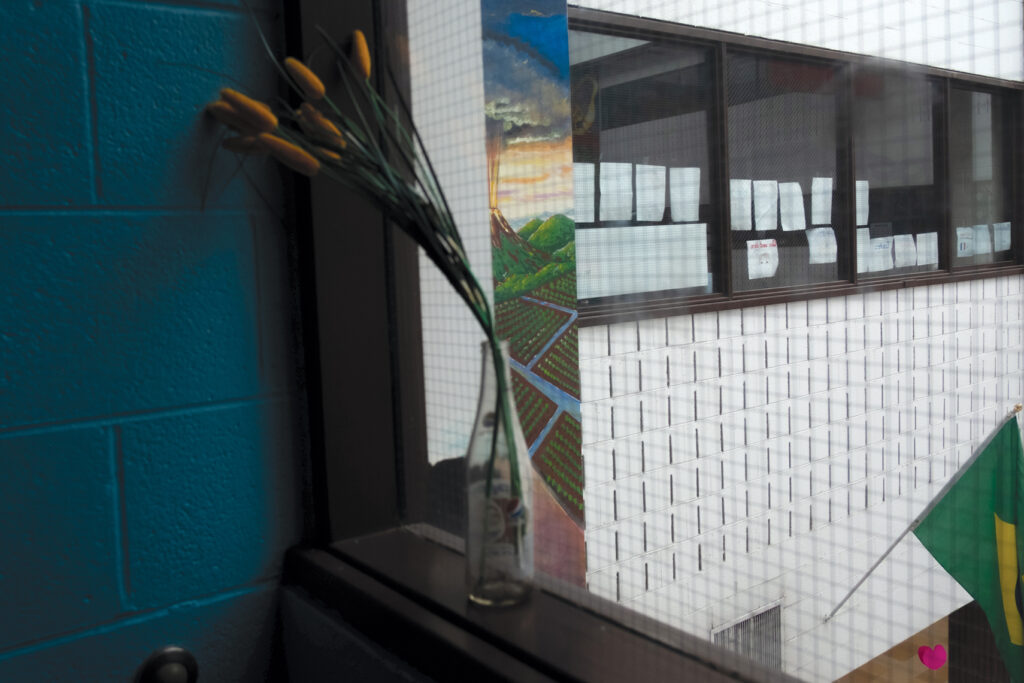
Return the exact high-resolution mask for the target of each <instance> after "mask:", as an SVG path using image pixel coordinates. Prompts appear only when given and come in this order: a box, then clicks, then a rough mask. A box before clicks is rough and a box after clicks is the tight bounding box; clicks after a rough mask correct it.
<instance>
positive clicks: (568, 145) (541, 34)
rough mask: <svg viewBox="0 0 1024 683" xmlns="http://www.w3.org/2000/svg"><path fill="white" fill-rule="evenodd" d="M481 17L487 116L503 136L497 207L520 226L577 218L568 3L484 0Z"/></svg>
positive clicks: (509, 219) (512, 222)
mask: <svg viewBox="0 0 1024 683" xmlns="http://www.w3.org/2000/svg"><path fill="white" fill-rule="evenodd" d="M524 7H528V8H529V9H525V10H524ZM481 15H482V16H481V19H482V25H483V26H482V28H483V38H484V43H483V57H484V64H485V65H486V66H485V68H486V80H487V85H486V89H487V104H486V107H487V115H488V117H490V118H492V119H497V120H499V121H501V123H502V129H503V132H504V140H503V144H504V151H503V153H502V158H501V182H500V185H499V189H498V203H499V207H500V208H501V210H502V213H503V214H504V215H505V218H506V219H507V220H508V221H509V223H510V224H511V225H512V226H513V227H515V228H518V227H520V226H521V225H522V224H524V223H526V222H527V221H529V220H531V219H533V218H537V217H546V216H549V215H552V214H556V213H563V214H566V215H570V216H571V215H572V196H573V195H572V138H571V137H570V135H569V131H568V129H567V128H566V124H565V122H566V121H567V120H568V117H569V98H568V95H569V56H568V44H567V41H566V35H567V33H566V31H567V29H566V16H565V3H564V2H550V1H548V2H530V3H523V2H521V1H520V0H498V1H492V0H485V1H484V2H481Z"/></svg>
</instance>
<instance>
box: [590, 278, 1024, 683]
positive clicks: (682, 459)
mask: <svg viewBox="0 0 1024 683" xmlns="http://www.w3.org/2000/svg"><path fill="white" fill-rule="evenodd" d="M1022 305H1024V297H1022V294H1021V279H1020V278H1018V277H1000V278H992V279H986V280H975V281H967V282H960V283H950V284H944V285H934V286H927V287H918V288H913V289H905V290H890V291H887V292H875V293H867V294H857V295H852V296H847V297H834V298H829V299H817V300H812V301H800V302H795V303H790V304H779V305H774V306H768V307H763V306H761V307H753V308H748V309H742V310H733V311H722V312H718V313H702V314H695V315H684V316H678V317H674V318H668V319H655V320H645V321H640V322H639V323H636V322H628V323H621V324H613V325H601V326H594V327H586V328H582V329H581V330H580V357H581V361H580V363H581V379H582V382H583V395H582V399H583V403H582V411H583V421H582V429H583V443H584V446H583V453H584V466H585V469H586V472H585V474H586V489H585V500H586V510H587V530H586V540H587V568H588V573H587V579H588V585H589V589H590V590H591V591H592V592H593V593H595V594H597V595H599V596H602V597H605V598H608V599H610V600H617V601H619V602H621V603H623V604H625V605H627V606H630V607H633V608H634V609H637V610H638V611H640V612H643V613H646V614H650V615H652V616H655V617H657V618H659V619H661V620H663V621H666V622H667V623H669V624H671V625H674V626H678V627H681V628H684V629H686V630H691V631H694V632H697V633H702V634H704V635H708V634H709V633H710V631H711V630H713V629H717V628H718V627H720V626H721V625H723V624H725V623H727V622H729V621H730V620H732V621H734V620H736V619H739V618H741V617H742V616H744V615H745V614H749V613H751V612H753V611H755V610H758V609H760V608H762V607H764V606H770V605H771V604H773V602H778V601H779V600H781V601H782V604H783V618H782V620H783V627H782V628H783V639H784V641H789V642H788V647H787V648H784V649H785V650H786V653H785V660H786V668H787V670H789V671H792V672H797V671H802V672H803V673H805V674H810V673H815V675H816V674H817V673H820V672H809V671H808V670H806V669H805V668H804V667H806V666H808V665H810V666H816V665H815V664H813V662H812V663H811V664H808V662H807V661H806V658H807V655H808V652H810V651H811V650H813V647H812V641H813V640H814V639H815V638H817V639H819V640H820V639H822V638H824V639H826V640H827V639H830V638H833V637H836V635H835V634H836V631H835V628H839V626H838V625H837V626H835V627H833V628H831V629H820V628H818V627H819V626H820V623H821V617H823V616H824V615H825V614H826V613H827V612H828V611H829V610H830V609H831V608H832V606H834V604H835V603H836V602H838V600H839V599H840V598H841V597H842V596H843V594H844V593H845V591H846V590H847V589H848V588H849V587H851V586H852V585H853V583H854V582H855V581H856V580H857V578H859V576H860V574H861V573H863V571H864V570H866V568H867V567H868V566H869V565H870V563H871V562H872V561H873V560H874V559H876V558H877V557H878V556H879V555H880V554H881V552H882V551H883V550H884V548H885V547H886V546H887V545H888V543H889V542H890V541H891V540H892V539H893V538H895V536H896V534H898V533H899V532H900V531H902V529H903V528H905V527H906V525H907V524H908V523H909V522H910V521H911V520H912V519H913V517H914V515H915V514H916V513H917V512H918V511H919V510H921V509H922V508H923V506H924V505H925V504H926V503H927V501H928V500H930V498H931V497H932V496H933V495H934V493H935V492H936V491H937V490H938V488H939V487H940V486H941V485H942V483H944V482H945V481H946V480H947V479H948V477H949V476H950V475H951V474H952V473H953V472H954V471H955V470H956V468H957V466H958V465H959V463H961V462H963V461H964V460H965V459H966V458H967V457H969V456H970V454H971V453H972V451H973V449H974V447H975V446H976V445H977V444H978V443H979V442H980V441H981V440H983V439H984V438H985V437H986V436H987V434H988V433H989V431H990V430H991V429H992V428H993V427H994V426H995V425H996V424H997V422H998V421H999V419H1000V418H1001V417H1002V416H1003V415H1004V414H1005V412H1006V411H1007V410H1008V409H1009V408H1010V407H1012V405H1013V404H1014V403H1016V402H1018V401H1020V400H1021V398H1022V396H1024V385H1022V347H1021V319H1022ZM915 542H916V541H915ZM907 547H908V548H910V550H905V549H903V548H901V549H900V550H899V551H898V552H897V553H896V554H895V556H894V559H893V560H892V561H893V562H896V563H902V564H897V565H896V566H897V568H896V569H890V571H894V572H895V574H893V575H891V576H890V584H889V588H891V589H893V590H896V591H909V590H911V588H912V587H913V585H914V579H915V577H917V578H921V577H923V576H925V575H928V576H931V575H932V570H933V569H934V568H935V566H936V565H934V563H933V562H932V561H931V559H930V557H929V556H928V555H927V553H923V549H921V548H920V546H914V545H913V543H910V542H908V546H907ZM918 551H920V552H918ZM922 553H923V554H922ZM900 558H902V559H900ZM883 574H884V573H883ZM937 580H940V581H942V580H944V579H942V578H941V576H940V578H939V579H937ZM954 585H955V584H954ZM862 590H863V591H864V595H870V594H871V590H872V582H871V581H869V582H868V584H867V585H866V586H865V589H862ZM964 595H965V594H963V593H962V591H959V589H956V588H952V587H951V588H950V589H949V590H947V591H946V592H945V594H941V591H939V590H938V589H935V594H933V593H931V592H927V591H926V592H924V593H921V594H915V596H914V599H913V600H907V601H906V602H905V603H904V602H900V604H899V607H900V609H899V611H898V612H896V613H894V614H893V615H890V616H891V622H892V623H891V624H890V625H889V629H891V630H895V631H896V632H898V633H899V634H902V633H903V632H905V633H906V635H902V637H901V638H900V639H902V638H903V637H907V636H908V635H910V634H912V633H914V632H916V631H918V630H920V629H921V628H923V627H924V626H926V625H927V624H928V623H930V621H933V620H934V619H935V618H937V617H939V616H941V615H942V614H945V613H947V612H948V611H949V610H950V609H952V608H953V607H956V606H958V604H959V603H958V602H957V601H958V600H959V601H961V602H962V601H964V598H963V596H964ZM860 597H862V596H858V598H860ZM854 602H855V603H856V602H857V601H856V600H855V601H854ZM946 603H949V604H946ZM865 604H866V603H865ZM943 610H945V611H943ZM840 616H842V613H841V615H840ZM855 616H856V615H853V614H851V615H849V616H848V617H847V619H848V620H854V618H855ZM876 616H877V615H876ZM835 621H836V622H842V619H839V618H837V619H836V620H835ZM850 623H851V624H853V622H852V621H851V622H850ZM851 628H855V629H857V628H858V627H857V626H856V625H855V624H854V625H853V626H851ZM858 633H859V637H858V638H857V639H855V645H856V647H854V648H852V649H853V650H854V652H853V654H851V655H850V656H849V658H848V659H849V661H848V662H845V664H846V665H848V666H849V668H853V666H855V665H856V664H857V663H858V659H857V658H858V657H861V658H866V657H867V655H869V654H870V653H872V652H875V651H876V650H877V651H878V652H881V651H884V650H885V649H887V648H888V647H889V645H891V643H890V644H889V645H885V647H882V645H883V644H884V642H887V641H886V639H885V637H882V636H879V635H873V634H872V629H871V628H870V627H869V626H867V625H863V624H862V625H861V626H860V627H859V631H858ZM883 641H884V642H883ZM826 645H828V646H830V647H831V646H832V645H833V644H831V643H826ZM879 648H880V649H879ZM843 665H844V663H842V662H838V663H835V667H836V668H835V669H830V670H829V672H828V673H829V675H841V674H842V673H843V671H842V670H839V668H840V667H842V666H843Z"/></svg>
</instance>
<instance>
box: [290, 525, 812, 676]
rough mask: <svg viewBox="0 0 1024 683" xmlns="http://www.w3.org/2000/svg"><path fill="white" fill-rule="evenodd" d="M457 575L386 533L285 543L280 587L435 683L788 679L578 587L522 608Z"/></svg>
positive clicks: (427, 545) (445, 562)
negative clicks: (495, 605) (499, 601)
mask: <svg viewBox="0 0 1024 683" xmlns="http://www.w3.org/2000/svg"><path fill="white" fill-rule="evenodd" d="M463 575H464V569H463V556H462V554H461V553H458V552H456V551H454V550H451V549H450V548H447V547H445V546H443V545H441V544H439V543H436V542H433V541H430V540H427V539H425V538H423V537H421V536H419V535H416V534H414V533H412V532H411V531H409V530H404V529H394V530H390V531H385V532H382V533H378V534H373V535H369V536H364V537H361V538H356V539H351V540H348V541H342V542H338V543H334V544H332V545H331V546H329V547H328V548H327V549H301V548H297V549H293V550H292V551H291V552H290V553H289V556H288V560H287V564H286V573H285V582H286V583H288V584H292V585H298V586H301V587H302V588H304V589H305V590H307V591H308V592H309V593H310V594H312V596H313V597H315V598H317V599H319V600H321V601H323V602H324V603H326V604H327V605H328V606H329V607H331V608H332V609H335V610H337V611H338V612H339V613H341V614H342V615H343V616H344V618H345V619H346V620H347V621H349V622H350V623H352V624H353V625H354V626H355V627H356V628H359V629H360V630H362V631H363V632H364V633H365V634H366V635H367V636H369V637H370V638H373V639H374V640H377V641H378V642H380V643H381V644H382V645H383V646H384V647H386V648H387V649H388V650H390V651H392V652H393V653H394V654H395V655H397V656H398V657H400V658H402V659H403V660H405V661H406V662H407V663H409V664H411V665H412V666H414V667H416V668H417V669H419V670H420V671H422V672H423V673H425V674H427V675H429V676H432V677H434V678H436V679H438V680H449V679H453V680H454V679H456V678H461V679H466V678H467V675H468V676H469V678H470V679H474V678H475V679H479V680H490V679H509V680H515V681H531V680H538V681H539V680H586V681H623V680H628V681H631V683H639V682H641V681H647V680H650V681H664V680H665V679H666V677H667V676H672V677H676V676H679V677H682V678H683V679H684V680H689V679H690V678H691V677H692V679H693V680H700V681H706V682H707V683H716V682H718V681H736V680H744V681H766V680H795V679H791V678H789V677H787V676H784V675H783V674H781V673H779V672H771V671H767V670H764V669H762V668H760V667H758V666H757V665H756V664H754V663H753V662H750V661H749V660H746V659H745V658H742V657H739V656H736V655H728V654H727V653H726V654H725V656H723V653H724V651H723V650H720V649H719V648H716V647H715V646H713V645H711V644H710V643H709V642H707V641H705V640H702V639H700V638H697V637H696V636H692V635H689V634H685V633H682V632H680V631H677V630H675V629H672V628H670V627H668V626H665V625H663V624H659V623H658V622H655V621H653V620H651V619H649V618H646V617H643V616H641V615H639V614H636V613H634V612H630V611H626V610H624V609H622V608H620V607H619V606H618V605H613V604H611V603H606V602H605V601H601V600H598V599H597V598H595V597H594V596H591V595H589V594H588V593H586V592H585V591H580V594H579V598H577V599H578V600H586V601H587V603H588V605H587V607H582V606H580V605H578V604H575V603H572V602H569V601H567V599H565V598H563V597H559V596H558V595H556V594H555V593H554V592H552V589H553V588H554V587H536V588H535V589H534V591H533V594H532V595H531V597H530V600H529V601H528V602H527V603H526V604H524V605H521V606H519V607H515V608H510V609H494V610H487V609H481V608H477V607H475V606H473V605H471V604H470V603H468V602H467V600H466V597H465V588H464V583H463ZM599 612H605V613H606V614H603V615H602V614H601V613H599ZM612 613H618V615H619V619H620V620H623V621H622V623H627V624H628V625H629V626H628V627H627V626H623V625H622V623H619V622H617V621H613V620H612V619H611V618H609V617H610V616H611V615H612ZM485 676H486V677H487V678H486V679H485V678H484V677H485Z"/></svg>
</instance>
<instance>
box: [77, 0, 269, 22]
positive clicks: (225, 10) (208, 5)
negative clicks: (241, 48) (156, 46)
mask: <svg viewBox="0 0 1024 683" xmlns="http://www.w3.org/2000/svg"><path fill="white" fill-rule="evenodd" d="M93 1H94V2H100V3H101V4H103V5H108V6H112V7H131V8H136V9H137V8H138V7H139V3H138V2H136V1H135V0H93ZM146 7H148V8H153V9H190V10H196V11H198V12H203V13H205V14H227V15H231V16H238V15H239V14H241V15H245V16H251V15H252V14H256V15H257V16H259V17H262V18H263V19H274V18H277V17H279V14H280V13H279V12H278V11H276V10H272V9H267V8H265V7H262V8H261V7H252V8H248V7H246V6H245V5H243V4H238V5H232V4H229V3H226V2H204V0H148V1H147V2H146Z"/></svg>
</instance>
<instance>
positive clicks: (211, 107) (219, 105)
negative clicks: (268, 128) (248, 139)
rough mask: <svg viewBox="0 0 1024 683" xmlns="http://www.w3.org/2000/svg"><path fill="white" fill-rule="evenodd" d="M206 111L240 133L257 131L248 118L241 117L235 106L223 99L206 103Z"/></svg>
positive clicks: (249, 133)
mask: <svg viewBox="0 0 1024 683" xmlns="http://www.w3.org/2000/svg"><path fill="white" fill-rule="evenodd" d="M206 113H207V114H209V115H210V116H212V117H213V118H215V119H217V120H218V121H220V122H221V123H223V124H224V125H225V126H228V127H229V128H232V129H234V130H236V131H238V132H239V133H241V134H242V135H251V134H253V133H256V132H258V131H257V130H256V129H255V127H254V126H253V125H252V124H251V123H249V121H248V120H246V119H244V118H242V116H241V115H240V114H239V113H238V112H237V111H236V110H235V108H234V107H232V106H231V105H230V104H228V103H227V102H225V101H224V100H217V101H216V102H210V103H209V104H207V105H206Z"/></svg>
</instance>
